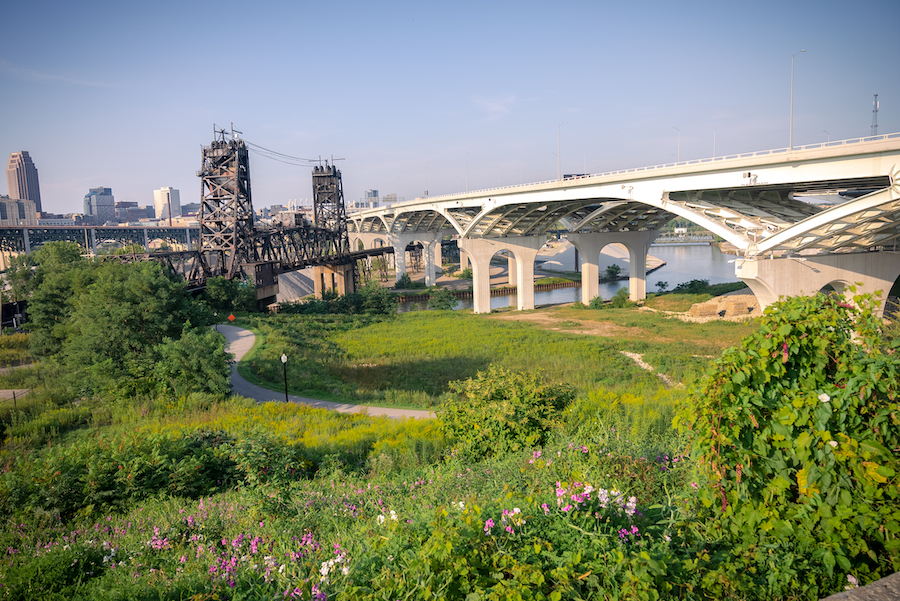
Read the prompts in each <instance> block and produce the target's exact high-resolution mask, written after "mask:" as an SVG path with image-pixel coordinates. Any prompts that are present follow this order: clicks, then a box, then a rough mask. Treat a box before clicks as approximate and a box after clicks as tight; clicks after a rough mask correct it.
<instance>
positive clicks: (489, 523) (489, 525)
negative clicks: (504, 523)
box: [484, 518, 494, 534]
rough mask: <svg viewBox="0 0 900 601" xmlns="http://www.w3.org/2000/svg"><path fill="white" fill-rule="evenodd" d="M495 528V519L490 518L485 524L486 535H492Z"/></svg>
mask: <svg viewBox="0 0 900 601" xmlns="http://www.w3.org/2000/svg"><path fill="white" fill-rule="evenodd" d="M493 527H494V519H493V518H488V519H487V520H486V521H485V522H484V532H485V534H490V533H491V528H493Z"/></svg>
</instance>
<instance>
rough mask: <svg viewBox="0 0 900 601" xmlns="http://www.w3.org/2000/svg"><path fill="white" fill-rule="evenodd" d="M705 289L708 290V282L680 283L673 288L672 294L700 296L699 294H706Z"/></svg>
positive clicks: (692, 281)
mask: <svg viewBox="0 0 900 601" xmlns="http://www.w3.org/2000/svg"><path fill="white" fill-rule="evenodd" d="M707 288H709V280H691V281H690V282H681V283H680V284H678V285H677V286H675V290H673V292H677V293H682V294H684V293H687V294H700V293H701V292H706V289H707Z"/></svg>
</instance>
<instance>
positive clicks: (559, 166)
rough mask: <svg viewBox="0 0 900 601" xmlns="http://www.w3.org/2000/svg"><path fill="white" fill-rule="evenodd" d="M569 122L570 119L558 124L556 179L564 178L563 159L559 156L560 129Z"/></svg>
mask: <svg viewBox="0 0 900 601" xmlns="http://www.w3.org/2000/svg"><path fill="white" fill-rule="evenodd" d="M567 123H568V121H563V122H562V123H560V124H559V125H557V126H556V179H558V180H561V179H562V161H561V160H560V158H559V130H560V128H561V127H562V126H563V125H565V124H567Z"/></svg>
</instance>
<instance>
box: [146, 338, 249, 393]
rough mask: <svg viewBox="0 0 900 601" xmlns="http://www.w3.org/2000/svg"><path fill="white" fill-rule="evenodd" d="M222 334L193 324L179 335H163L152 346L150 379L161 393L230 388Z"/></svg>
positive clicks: (228, 390)
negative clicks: (166, 336) (194, 326)
mask: <svg viewBox="0 0 900 601" xmlns="http://www.w3.org/2000/svg"><path fill="white" fill-rule="evenodd" d="M224 342H225V339H224V337H223V336H222V335H221V334H219V333H218V332H215V331H213V330H210V329H208V328H195V329H193V330H190V331H188V332H186V333H185V334H183V335H182V336H181V338H178V339H173V338H165V339H164V340H163V341H162V343H161V344H159V345H157V346H156V349H155V352H154V354H155V363H154V367H153V380H154V381H155V383H156V389H157V391H158V392H161V393H173V394H177V395H186V394H188V393H190V392H207V393H210V394H214V395H225V394H227V393H228V392H230V391H231V383H230V380H229V378H230V376H231V368H230V363H231V357H230V355H228V354H226V353H225V349H224Z"/></svg>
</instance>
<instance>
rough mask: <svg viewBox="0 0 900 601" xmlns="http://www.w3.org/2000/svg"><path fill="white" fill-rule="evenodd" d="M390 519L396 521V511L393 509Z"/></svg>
mask: <svg viewBox="0 0 900 601" xmlns="http://www.w3.org/2000/svg"><path fill="white" fill-rule="evenodd" d="M391 519H392V520H394V521H395V522H396V521H397V512H395V511H394V510H393V509H391Z"/></svg>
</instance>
